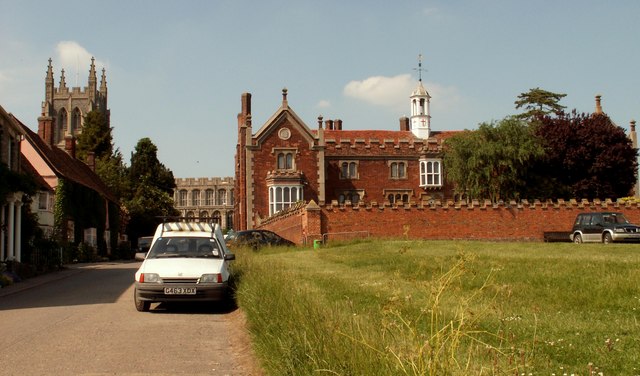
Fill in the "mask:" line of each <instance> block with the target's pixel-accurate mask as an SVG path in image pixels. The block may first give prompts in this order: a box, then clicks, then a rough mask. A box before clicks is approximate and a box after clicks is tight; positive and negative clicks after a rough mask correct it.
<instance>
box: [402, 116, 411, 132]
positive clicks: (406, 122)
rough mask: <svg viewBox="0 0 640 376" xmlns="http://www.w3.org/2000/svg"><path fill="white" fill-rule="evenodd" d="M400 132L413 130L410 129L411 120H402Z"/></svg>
mask: <svg viewBox="0 0 640 376" xmlns="http://www.w3.org/2000/svg"><path fill="white" fill-rule="evenodd" d="M400 130H401V131H410V130H411V128H410V127H409V118H408V117H406V116H403V117H401V118H400Z"/></svg>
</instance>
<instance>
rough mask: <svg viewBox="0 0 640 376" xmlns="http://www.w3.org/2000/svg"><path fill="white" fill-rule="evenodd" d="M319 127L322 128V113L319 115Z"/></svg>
mask: <svg viewBox="0 0 640 376" xmlns="http://www.w3.org/2000/svg"><path fill="white" fill-rule="evenodd" d="M318 129H322V115H318Z"/></svg>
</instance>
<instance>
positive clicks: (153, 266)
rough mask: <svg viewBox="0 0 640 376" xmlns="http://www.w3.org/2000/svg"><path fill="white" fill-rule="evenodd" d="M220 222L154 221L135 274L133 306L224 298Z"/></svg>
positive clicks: (225, 262) (225, 265)
mask: <svg viewBox="0 0 640 376" xmlns="http://www.w3.org/2000/svg"><path fill="white" fill-rule="evenodd" d="M231 260H235V255H234V254H233V253H231V252H230V251H229V249H228V248H227V246H226V244H225V242H224V238H223V235H222V231H221V230H220V225H218V224H214V223H205V222H165V223H163V224H160V225H158V228H157V229H156V232H155V235H154V236H153V241H152V242H151V248H150V249H149V252H148V254H147V257H146V258H145V259H144V261H143V262H142V265H140V269H138V271H137V272H136V275H135V292H134V301H135V305H136V309H137V310H138V311H141V312H146V311H149V308H150V306H151V303H154V302H187V301H224V300H225V299H227V298H228V296H229V278H230V272H229V261H231Z"/></svg>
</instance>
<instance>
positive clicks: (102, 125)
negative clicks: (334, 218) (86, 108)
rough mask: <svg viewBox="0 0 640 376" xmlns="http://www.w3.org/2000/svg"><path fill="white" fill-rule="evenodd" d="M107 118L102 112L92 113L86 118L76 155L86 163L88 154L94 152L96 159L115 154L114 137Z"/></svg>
mask: <svg viewBox="0 0 640 376" xmlns="http://www.w3.org/2000/svg"><path fill="white" fill-rule="evenodd" d="M112 130H113V128H110V127H109V124H108V122H107V118H106V117H105V116H104V114H103V113H102V112H100V111H90V112H89V113H87V115H86V116H85V117H84V124H83V126H82V133H80V135H79V136H78V145H77V148H76V155H77V157H78V158H79V159H81V160H84V161H86V160H87V154H88V153H90V152H93V153H94V154H95V157H96V158H101V157H105V156H110V155H111V154H112V153H113V136H112V135H111V131H112Z"/></svg>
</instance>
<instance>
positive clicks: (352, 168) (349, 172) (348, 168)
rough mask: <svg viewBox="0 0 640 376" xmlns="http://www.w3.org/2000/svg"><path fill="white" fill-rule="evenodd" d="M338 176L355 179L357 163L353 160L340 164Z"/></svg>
mask: <svg viewBox="0 0 640 376" xmlns="http://www.w3.org/2000/svg"><path fill="white" fill-rule="evenodd" d="M340 178H342V179H357V178H358V163H357V162H355V161H345V162H342V163H341V164H340Z"/></svg>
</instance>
